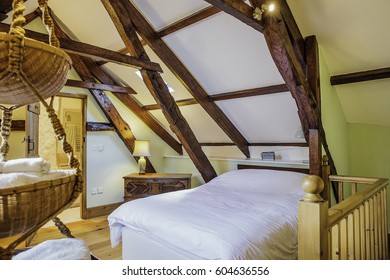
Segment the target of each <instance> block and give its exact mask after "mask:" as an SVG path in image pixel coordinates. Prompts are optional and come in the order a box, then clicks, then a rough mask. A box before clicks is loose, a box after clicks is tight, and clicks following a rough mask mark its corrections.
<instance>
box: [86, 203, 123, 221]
mask: <svg viewBox="0 0 390 280" xmlns="http://www.w3.org/2000/svg"><path fill="white" fill-rule="evenodd" d="M122 203H123V202H117V203H113V204H106V205H102V206H97V207H92V208H87V209H86V211H85V214H86V217H83V219H90V218H95V217H100V216H107V215H110V214H111V213H112V211H114V210H115V209H116V208H118V207H119V206H120V205H121V204H122Z"/></svg>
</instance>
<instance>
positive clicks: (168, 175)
mask: <svg viewBox="0 0 390 280" xmlns="http://www.w3.org/2000/svg"><path fill="white" fill-rule="evenodd" d="M191 176H192V174H191V173H145V174H139V173H132V174H129V175H126V176H124V177H123V179H128V178H137V179H141V178H146V179H150V178H154V179H173V178H175V179H176V178H177V179H182V178H190V177H191Z"/></svg>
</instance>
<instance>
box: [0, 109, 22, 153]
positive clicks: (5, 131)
mask: <svg viewBox="0 0 390 280" xmlns="http://www.w3.org/2000/svg"><path fill="white" fill-rule="evenodd" d="M19 107H20V106H19V105H15V106H12V107H9V108H7V107H4V106H2V105H0V109H1V110H2V111H3V117H2V121H1V132H0V134H1V145H0V155H1V161H5V160H6V157H7V155H8V152H9V144H8V138H9V136H10V133H11V125H12V111H13V110H15V109H17V108H19Z"/></svg>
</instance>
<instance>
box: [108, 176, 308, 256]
mask: <svg viewBox="0 0 390 280" xmlns="http://www.w3.org/2000/svg"><path fill="white" fill-rule="evenodd" d="M304 176H305V175H304V174H301V173H295V172H285V171H272V170H255V169H247V170H236V171H231V172H227V173H225V174H222V175H220V176H219V177H217V178H215V179H213V180H211V181H210V182H208V183H207V184H204V185H202V186H200V187H197V188H194V189H189V190H182V191H177V192H171V193H166V194H161V195H157V196H151V197H148V198H143V199H138V200H134V201H130V202H127V203H125V204H123V205H121V206H120V207H119V208H117V209H116V210H115V211H114V212H113V213H112V214H111V215H110V216H109V217H108V221H109V225H110V234H111V244H112V246H113V247H114V246H116V245H117V244H118V243H119V242H120V241H121V229H122V227H129V228H131V229H132V230H134V231H136V232H137V233H138V234H141V235H144V236H147V237H148V238H151V239H152V240H154V241H157V242H159V243H161V244H163V245H164V246H166V247H168V248H172V250H175V251H177V252H180V254H182V255H183V256H188V258H192V259H193V258H197V259H225V260H227V259H296V258H297V207H298V200H299V199H301V198H302V197H303V195H304V193H303V190H302V189H301V182H302V179H303V177H304Z"/></svg>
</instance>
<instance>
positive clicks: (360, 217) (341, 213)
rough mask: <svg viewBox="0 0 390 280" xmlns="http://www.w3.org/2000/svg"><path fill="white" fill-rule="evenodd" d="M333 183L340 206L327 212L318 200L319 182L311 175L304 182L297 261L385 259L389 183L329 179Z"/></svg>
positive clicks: (339, 178) (375, 180) (337, 205)
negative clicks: (334, 183)
mask: <svg viewBox="0 0 390 280" xmlns="http://www.w3.org/2000/svg"><path fill="white" fill-rule="evenodd" d="M332 182H336V185H337V191H338V194H339V200H340V202H339V203H337V204H336V205H334V206H332V207H330V208H329V203H328V201H325V200H323V199H322V197H321V196H320V193H321V192H322V191H323V187H324V182H323V181H322V179H321V178H320V177H318V176H314V175H310V176H307V177H306V178H305V179H304V180H303V184H302V187H303V189H304V190H305V192H306V195H305V196H304V198H303V199H302V200H301V201H300V202H299V208H298V209H299V210H298V215H299V217H298V258H299V259H312V260H316V259H317V260H318V259H336V260H348V259H351V260H355V259H356V260H357V259H365V260H372V259H388V257H389V256H388V239H387V234H388V232H387V206H386V203H387V196H386V187H387V185H388V183H389V180H388V179H380V178H365V177H348V176H329V183H332ZM326 185H330V184H328V182H327V184H326ZM346 194H349V196H348V197H346Z"/></svg>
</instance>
